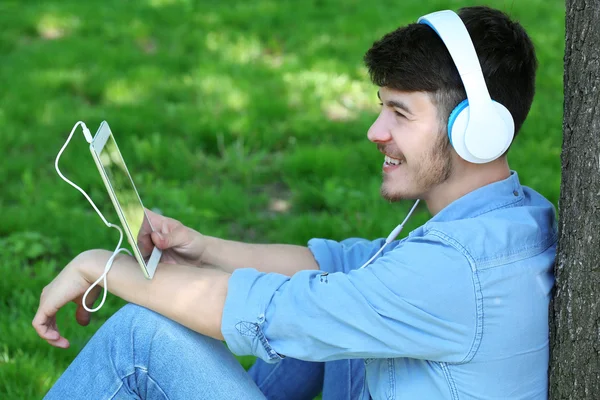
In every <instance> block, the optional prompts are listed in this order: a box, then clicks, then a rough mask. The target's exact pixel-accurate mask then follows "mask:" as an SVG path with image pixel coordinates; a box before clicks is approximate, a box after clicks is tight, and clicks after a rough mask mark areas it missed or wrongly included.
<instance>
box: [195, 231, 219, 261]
mask: <svg viewBox="0 0 600 400" xmlns="http://www.w3.org/2000/svg"><path fill="white" fill-rule="evenodd" d="M220 240H221V239H219V238H216V237H212V236H203V237H202V243H203V249H202V253H201V255H200V265H203V264H205V265H218V264H217V257H216V256H217V254H218V249H217V247H218V245H219V241H220Z"/></svg>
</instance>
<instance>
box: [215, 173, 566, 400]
mask: <svg viewBox="0 0 600 400" xmlns="http://www.w3.org/2000/svg"><path fill="white" fill-rule="evenodd" d="M556 241H557V224H556V216H555V209H554V207H553V205H552V204H551V203H550V202H549V201H548V200H546V199H545V198H544V197H543V196H541V195H540V194H538V193H537V192H535V191H534V190H532V189H530V188H528V187H526V186H521V184H520V183H519V179H518V176H517V173H516V172H514V171H512V172H511V175H510V177H509V178H507V179H505V180H502V181H498V182H495V183H492V184H489V185H486V186H484V187H481V188H479V189H477V190H475V191H473V192H471V193H468V194H467V195H465V196H463V197H461V198H460V199H458V200H456V201H454V202H452V203H451V204H449V205H448V206H447V207H445V208H444V209H443V210H441V211H440V212H439V213H438V214H436V215H435V216H434V217H433V218H431V219H430V220H429V221H428V222H427V223H426V224H425V225H423V226H421V227H419V228H417V229H415V230H414V231H413V232H411V233H410V234H409V236H408V237H406V238H404V239H402V240H400V241H395V242H392V243H390V244H389V245H388V246H387V247H386V248H385V250H384V251H383V252H382V253H381V255H380V256H378V258H376V259H375V260H374V261H373V262H372V263H371V264H370V265H369V266H367V267H366V268H362V269H358V268H359V267H360V266H361V265H362V264H363V263H364V262H365V261H366V260H368V259H369V258H370V257H371V256H373V255H374V254H375V253H376V252H377V250H378V249H379V248H380V247H381V246H382V244H383V243H384V239H378V240H375V241H367V240H363V239H348V240H345V241H342V242H335V241H331V240H323V239H312V240H311V241H310V242H309V248H310V250H311V251H312V252H313V254H314V257H315V259H316V260H317V263H318V264H319V267H320V271H317V270H306V271H300V272H298V273H296V274H295V275H294V276H293V277H287V276H284V275H281V274H276V273H261V272H258V271H256V270H255V269H238V270H236V271H235V272H234V273H233V274H232V276H231V278H230V280H229V289H228V294H227V298H226V301H225V308H224V311H223V318H222V333H223V336H224V338H225V340H226V342H227V344H228V346H229V348H230V349H231V351H232V352H233V353H234V354H237V355H255V356H257V357H260V358H261V359H263V360H265V361H267V362H270V363H275V362H278V361H279V360H281V359H282V357H293V358H297V359H300V360H306V361H329V360H338V359H353V358H359V359H363V360H364V363H365V366H366V389H365V391H368V394H370V395H371V396H372V397H373V398H374V399H410V400H415V399H428V400H435V399H461V400H465V399H546V398H547V384H548V382H547V369H548V358H549V347H548V305H549V300H550V295H551V289H552V286H553V284H554V278H553V273H552V267H553V264H554V258H555V253H556Z"/></svg>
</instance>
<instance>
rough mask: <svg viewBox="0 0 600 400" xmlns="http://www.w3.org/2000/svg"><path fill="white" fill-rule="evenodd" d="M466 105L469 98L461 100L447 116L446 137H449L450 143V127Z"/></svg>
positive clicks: (467, 105)
mask: <svg viewBox="0 0 600 400" xmlns="http://www.w3.org/2000/svg"><path fill="white" fill-rule="evenodd" d="M467 107H469V100H463V101H461V102H460V103H458V105H457V106H456V107H454V110H452V112H451V113H450V116H449V117H448V139H450V144H452V128H453V127H454V122H455V121H456V118H457V117H458V115H459V114H460V113H461V112H462V111H464V110H465V109H466V108H467Z"/></svg>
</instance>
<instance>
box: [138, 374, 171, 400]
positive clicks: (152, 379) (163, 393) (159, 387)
mask: <svg viewBox="0 0 600 400" xmlns="http://www.w3.org/2000/svg"><path fill="white" fill-rule="evenodd" d="M135 368H136V369H138V368H139V369H141V370H143V371H144V372H146V375H147V376H148V379H150V380H151V381H152V382H153V383H154V384H155V385H156V387H157V388H158V389H159V390H160V392H161V393H162V395H163V396H164V397H165V399H167V400H169V396H167V393H165V391H164V390H163V388H162V387H161V386H160V385H159V383H158V381H157V380H156V379H154V378H153V377H152V375H150V372H149V371H148V370H147V369H146V368H143V367H135Z"/></svg>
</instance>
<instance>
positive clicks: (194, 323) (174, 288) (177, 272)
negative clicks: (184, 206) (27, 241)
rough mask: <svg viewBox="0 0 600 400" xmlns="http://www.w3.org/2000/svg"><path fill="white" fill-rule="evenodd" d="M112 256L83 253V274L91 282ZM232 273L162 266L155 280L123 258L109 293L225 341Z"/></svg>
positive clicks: (116, 266) (112, 275)
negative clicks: (225, 310) (223, 328)
mask: <svg viewBox="0 0 600 400" xmlns="http://www.w3.org/2000/svg"><path fill="white" fill-rule="evenodd" d="M110 255H111V253H110V252H108V251H104V250H92V251H89V252H86V253H83V254H81V255H80V256H79V257H82V259H81V260H80V261H79V262H78V265H81V268H82V273H83V274H84V276H85V277H86V279H87V280H88V281H90V282H93V281H95V280H96V279H98V277H99V276H100V275H101V274H102V271H103V270H104V266H105V264H106V261H107V260H108V258H109V257H110ZM229 276H230V274H229V273H226V272H223V271H220V270H215V269H202V268H194V267H191V266H184V265H175V264H159V265H158V268H157V269H156V273H155V275H154V278H153V279H151V280H148V279H146V278H145V277H144V275H143V273H142V271H141V270H140V267H139V265H138V263H137V261H136V260H135V259H134V258H132V257H129V256H125V255H119V256H117V258H116V259H115V262H114V265H113V267H112V268H111V270H110V272H109V273H108V279H107V280H108V290H109V292H111V293H113V294H115V295H116V296H119V297H121V298H122V299H124V300H126V301H128V302H130V303H135V304H138V305H141V306H144V307H146V308H149V309H151V310H154V311H156V312H157V313H159V314H162V315H164V316H165V317H167V318H170V319H172V320H174V321H177V322H179V323H180V324H182V325H184V326H186V327H188V328H190V329H192V330H194V331H196V332H199V333H202V334H204V335H207V336H211V337H213V338H216V339H219V340H223V336H222V334H221V319H222V315H223V307H224V305H225V298H226V297H227V284H228V281H229Z"/></svg>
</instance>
